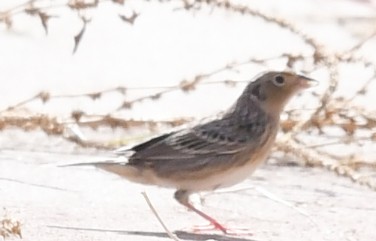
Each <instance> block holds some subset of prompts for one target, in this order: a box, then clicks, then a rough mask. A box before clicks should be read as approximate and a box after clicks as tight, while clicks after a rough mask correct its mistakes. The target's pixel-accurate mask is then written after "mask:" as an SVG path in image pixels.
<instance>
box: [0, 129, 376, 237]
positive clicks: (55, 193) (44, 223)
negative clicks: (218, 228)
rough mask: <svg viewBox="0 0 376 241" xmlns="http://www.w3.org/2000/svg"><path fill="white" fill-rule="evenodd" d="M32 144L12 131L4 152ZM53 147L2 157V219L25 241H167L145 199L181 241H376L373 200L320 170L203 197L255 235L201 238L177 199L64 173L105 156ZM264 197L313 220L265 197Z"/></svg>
mask: <svg viewBox="0 0 376 241" xmlns="http://www.w3.org/2000/svg"><path fill="white" fill-rule="evenodd" d="M33 136H38V133H37V132H34V133H28V134H22V133H17V131H16V132H15V131H6V132H5V133H3V137H4V138H2V141H4V142H2V145H3V146H4V145H6V143H9V142H7V140H6V138H20V139H23V138H31V137H33ZM47 139H50V140H49V142H48V143H46V146H48V145H55V146H57V150H62V152H60V153H57V152H55V153H53V152H51V151H43V148H39V151H36V150H32V149H29V151H21V150H17V149H16V148H14V147H9V148H7V149H3V150H2V151H0V197H1V198H0V207H2V208H5V209H4V210H3V211H2V212H3V214H5V213H7V215H8V216H9V217H11V218H14V219H16V220H19V221H20V222H21V223H22V226H21V230H22V235H23V240H30V241H33V240H38V241H43V240H72V241H74V240H80V241H84V240H140V241H146V240H169V238H168V237H167V235H166V234H165V232H164V231H163V229H162V228H161V226H160V224H159V223H158V222H157V220H156V218H155V217H154V216H153V214H152V212H151V211H150V209H149V207H148V206H147V204H146V202H145V200H144V199H143V197H142V195H141V192H142V191H144V190H145V191H146V192H147V193H148V195H149V198H150V199H151V201H152V203H153V205H154V207H155V208H156V209H157V211H158V212H159V214H160V216H161V217H162V218H163V220H164V221H165V223H166V225H167V226H168V227H169V228H170V229H171V230H172V231H175V233H176V234H177V236H178V237H179V238H180V239H181V240H210V239H211V240H233V241H240V240H243V241H245V240H260V241H266V240H281V241H282V240H283V241H284V240H350V241H353V240H362V241H368V240H369V241H371V240H374V239H375V237H376V236H375V229H374V228H375V226H376V206H375V204H374V202H373V201H372V200H376V193H375V192H374V191H371V190H369V189H367V188H365V187H361V186H359V185H356V184H353V183H352V182H351V181H350V180H348V179H345V178H341V177H337V176H335V175H334V174H333V173H330V172H327V171H324V170H321V169H314V168H304V167H299V166H295V165H292V166H291V165H285V164H286V162H283V161H282V162H278V163H280V164H279V165H277V164H275V163H274V162H271V163H270V164H267V165H265V166H264V167H262V168H261V169H259V170H258V171H257V172H256V173H255V174H254V175H253V177H251V178H250V179H248V180H246V181H245V182H243V183H242V184H239V185H238V186H236V187H234V188H233V190H234V189H236V190H238V191H237V192H225V193H214V194H213V193H212V194H203V197H204V203H203V206H202V209H203V210H204V211H206V212H208V213H210V214H212V215H213V216H215V217H216V218H217V219H218V220H223V221H222V222H224V223H227V224H228V225H229V226H230V227H231V226H233V227H236V226H240V227H246V228H249V229H250V230H251V231H252V234H253V235H252V236H225V235H221V234H219V233H211V232H205V233H194V232H192V227H193V226H194V225H197V224H205V221H204V220H202V219H201V218H200V217H198V216H197V215H196V214H194V213H191V212H188V211H187V210H186V209H185V208H184V207H182V206H180V205H179V204H178V203H177V202H176V201H175V200H174V199H173V198H172V195H173V191H172V190H169V189H163V188H157V187H144V186H140V185H136V184H132V183H130V182H128V181H126V180H124V179H121V178H118V177H117V176H115V175H112V174H108V173H105V172H102V171H99V170H96V169H94V168H90V167H69V168H67V167H65V168H62V167H59V165H61V164H67V163H73V162H80V161H97V160H101V159H102V158H101V156H105V153H103V152H98V151H95V150H83V149H80V148H77V147H74V146H73V145H72V144H71V143H66V142H65V141H63V140H60V139H59V138H53V137H50V138H46V141H47ZM8 140H9V139H8ZM20 143H21V144H22V141H21V142H20ZM22 145H23V146H24V147H25V144H22ZM8 146H9V145H8ZM42 146H43V145H42ZM63 150H71V154H66V153H63ZM281 163H282V164H281ZM283 163H285V164H283ZM254 187H257V188H256V189H255V188H254ZM243 188H244V189H243ZM239 189H242V190H239ZM260 190H261V191H260ZM262 190H267V191H268V192H269V193H272V194H273V195H276V196H277V197H279V198H281V199H283V200H285V201H286V202H288V203H290V204H292V205H293V206H294V207H296V208H298V209H299V210H301V211H302V212H305V213H307V215H308V216H305V215H303V214H301V213H299V212H298V211H297V210H295V209H293V208H291V207H288V206H286V205H284V204H282V203H279V202H276V201H274V200H273V199H271V198H268V197H266V196H265V195H264V194H263V193H262ZM14 239H15V240H16V238H14ZM10 240H12V239H10Z"/></svg>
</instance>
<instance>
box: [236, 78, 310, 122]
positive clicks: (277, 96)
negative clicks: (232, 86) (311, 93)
mask: <svg viewBox="0 0 376 241" xmlns="http://www.w3.org/2000/svg"><path fill="white" fill-rule="evenodd" d="M316 83H317V81H315V80H313V79H310V78H308V77H305V76H302V75H298V74H295V73H292V72H275V71H273V72H266V73H264V74H262V75H261V76H260V77H258V78H257V79H256V80H255V81H253V82H251V83H250V84H249V85H248V86H247V88H246V89H245V91H244V93H243V96H244V95H245V96H247V97H248V98H251V100H252V101H254V100H256V101H258V102H259V103H260V106H261V107H262V108H263V109H264V110H265V111H266V112H267V113H269V114H275V115H277V114H278V115H279V114H280V113H281V111H282V110H283V108H284V107H285V105H286V104H287V102H288V101H289V99H290V98H291V97H292V96H294V95H295V94H297V93H298V92H299V91H301V90H303V89H306V88H309V87H311V86H313V85H315V84H316Z"/></svg>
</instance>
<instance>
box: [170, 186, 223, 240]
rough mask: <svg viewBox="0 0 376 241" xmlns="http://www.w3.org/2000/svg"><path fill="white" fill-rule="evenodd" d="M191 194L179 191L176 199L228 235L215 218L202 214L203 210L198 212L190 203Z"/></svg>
mask: <svg viewBox="0 0 376 241" xmlns="http://www.w3.org/2000/svg"><path fill="white" fill-rule="evenodd" d="M190 194H191V193H190V192H189V191H186V190H178V191H176V192H175V199H176V200H177V201H178V202H179V203H180V204H182V205H184V206H186V207H187V208H188V209H189V210H192V211H194V212H195V213H197V214H198V215H200V216H201V217H203V218H204V219H206V220H208V221H209V222H210V223H211V224H212V225H213V226H214V228H215V229H218V230H221V231H222V232H223V233H224V234H227V233H228V231H227V229H226V228H225V227H224V226H223V225H222V224H220V223H218V221H217V220H215V219H214V218H212V217H210V216H209V215H207V214H206V213H204V212H202V211H201V210H198V209H197V208H195V207H194V206H193V205H192V204H190V203H189V195H190Z"/></svg>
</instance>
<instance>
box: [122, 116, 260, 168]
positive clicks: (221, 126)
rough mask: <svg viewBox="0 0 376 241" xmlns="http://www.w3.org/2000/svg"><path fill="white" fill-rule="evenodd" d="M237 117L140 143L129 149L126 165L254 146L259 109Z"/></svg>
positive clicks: (224, 152) (230, 152)
mask: <svg viewBox="0 0 376 241" xmlns="http://www.w3.org/2000/svg"><path fill="white" fill-rule="evenodd" d="M238 117H239V116H237V118H233V116H228V117H224V118H222V119H219V120H213V121H210V122H208V123H205V124H201V125H198V126H195V127H193V128H189V129H184V130H181V131H177V132H173V133H169V134H165V135H162V136H159V137H156V138H154V139H151V140H149V141H147V142H144V143H141V144H139V145H137V146H135V147H133V148H132V149H131V150H133V151H134V152H135V153H134V154H133V155H132V156H130V158H129V164H135V165H138V164H141V165H142V163H144V162H147V163H149V164H150V163H151V162H153V161H158V162H161V161H163V160H165V161H168V160H171V161H177V160H182V161H184V160H189V159H192V158H206V157H215V156H221V155H231V154H236V153H238V152H240V151H242V150H244V149H245V148H248V149H249V148H250V147H252V146H257V143H258V142H259V141H260V138H262V136H263V133H264V132H265V129H266V124H267V121H266V119H265V118H266V115H265V114H264V113H263V112H260V113H258V114H256V115H253V116H252V117H250V118H238Z"/></svg>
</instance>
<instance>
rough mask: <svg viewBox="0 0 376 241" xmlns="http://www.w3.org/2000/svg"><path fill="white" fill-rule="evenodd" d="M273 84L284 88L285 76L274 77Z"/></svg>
mask: <svg viewBox="0 0 376 241" xmlns="http://www.w3.org/2000/svg"><path fill="white" fill-rule="evenodd" d="M273 83H274V84H275V85H276V86H283V85H284V84H285V78H283V76H281V75H277V76H276V77H274V79H273Z"/></svg>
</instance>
